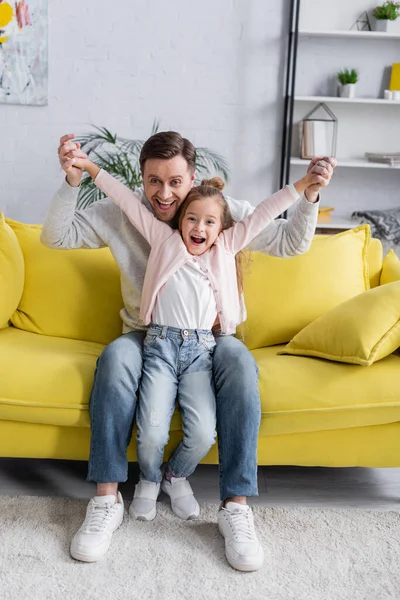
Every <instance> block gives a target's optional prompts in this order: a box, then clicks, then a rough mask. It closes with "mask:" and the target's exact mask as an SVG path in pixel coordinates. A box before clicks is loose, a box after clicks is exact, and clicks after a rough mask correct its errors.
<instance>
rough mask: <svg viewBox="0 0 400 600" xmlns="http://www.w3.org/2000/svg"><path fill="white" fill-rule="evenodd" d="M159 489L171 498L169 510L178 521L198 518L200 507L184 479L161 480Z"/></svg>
mask: <svg viewBox="0 0 400 600" xmlns="http://www.w3.org/2000/svg"><path fill="white" fill-rule="evenodd" d="M161 489H162V491H163V492H165V493H166V494H167V495H168V496H169V497H170V498H171V508H172V510H173V512H174V513H175V514H176V516H177V517H179V518H180V519H185V520H187V519H195V518H196V517H198V516H199V513H200V507H199V505H198V502H197V500H196V498H195V497H194V494H193V490H192V488H191V487H190V483H189V482H188V481H187V479H186V477H171V481H168V479H165V478H164V479H163V480H162V482H161Z"/></svg>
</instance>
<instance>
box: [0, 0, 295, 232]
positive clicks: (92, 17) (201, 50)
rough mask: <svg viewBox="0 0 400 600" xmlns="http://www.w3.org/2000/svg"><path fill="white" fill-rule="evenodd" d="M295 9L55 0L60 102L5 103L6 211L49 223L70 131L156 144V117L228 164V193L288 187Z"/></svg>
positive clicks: (54, 66)
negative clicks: (287, 65) (284, 141)
mask: <svg viewBox="0 0 400 600" xmlns="http://www.w3.org/2000/svg"><path fill="white" fill-rule="evenodd" d="M288 5H289V3H288V1H286V2H285V0H278V1H270V0H269V1H265V0H249V1H246V2H245V1H244V0H218V1H215V0H203V1H202V2H193V1H189V2H188V1H185V0H169V2H164V1H163V0H149V1H148V2H143V1H141V0H116V1H115V2H113V3H110V2H104V1H100V2H82V1H81V0H79V1H78V0H69V1H68V2H65V0H51V2H50V1H49V104H48V106H46V107H30V106H17V105H15V106H9V105H4V104H0V132H1V134H0V138H1V145H0V210H2V211H4V212H5V214H6V216H8V217H10V218H14V219H19V220H22V221H25V222H41V221H42V220H43V218H44V215H45V213H46V209H47V206H48V204H49V202H50V199H51V197H52V195H53V194H54V192H55V191H56V189H57V188H58V186H59V185H60V183H61V181H62V178H63V175H62V171H61V170H60V168H59V166H58V161H57V155H56V149H57V146H58V139H59V137H60V136H61V135H62V134H63V133H66V132H74V133H82V132H85V131H87V130H88V129H90V127H89V124H92V123H93V124H96V125H104V126H106V127H108V128H109V129H111V130H112V131H113V132H115V133H118V134H120V135H123V136H126V137H140V138H146V137H148V135H149V134H150V130H151V126H152V123H153V120H154V119H155V118H158V119H159V120H160V121H161V125H162V129H174V130H178V131H180V132H181V133H182V134H183V135H185V136H187V137H189V138H190V139H191V140H192V141H193V142H194V143H195V144H196V145H197V146H208V147H210V148H212V149H213V150H215V151H218V152H220V153H222V154H223V155H224V156H225V157H226V158H227V160H228V162H229V165H230V167H231V171H232V180H231V183H230V185H229V187H228V190H227V191H228V192H229V193H230V194H232V195H234V196H235V197H237V198H245V199H248V200H249V201H251V202H252V203H254V204H257V203H258V202H259V201H260V200H261V199H262V198H263V197H265V196H266V195H268V194H269V193H271V192H273V191H275V189H276V188H277V186H278V175H279V153H280V142H281V122H282V94H283V92H282V89H283V65H284V52H285V40H284V36H283V31H284V29H285V28H286V26H287V18H288V9H289V6H288Z"/></svg>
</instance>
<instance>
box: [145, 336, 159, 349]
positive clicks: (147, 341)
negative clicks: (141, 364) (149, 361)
mask: <svg viewBox="0 0 400 600" xmlns="http://www.w3.org/2000/svg"><path fill="white" fill-rule="evenodd" d="M156 340H158V335H155V334H154V333H147V334H146V337H145V338H144V342H143V345H144V347H145V348H149V346H152V345H153V344H154V343H155V342H156Z"/></svg>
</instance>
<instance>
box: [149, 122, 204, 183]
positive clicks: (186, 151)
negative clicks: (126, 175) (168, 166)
mask: <svg viewBox="0 0 400 600" xmlns="http://www.w3.org/2000/svg"><path fill="white" fill-rule="evenodd" d="M175 156H183V158H184V159H185V160H186V162H187V164H188V166H189V169H191V170H192V171H194V170H195V169H196V148H195V147H194V146H193V144H192V142H189V140H187V139H186V138H183V137H182V136H181V134H180V133H177V132H176V131H160V132H159V133H155V134H154V135H152V136H151V137H149V139H148V140H146V142H145V143H144V144H143V148H142V151H141V153H140V158H139V162H140V170H141V172H142V174H143V171H144V165H145V162H146V160H147V159H149V158H162V159H164V160H169V159H170V158H174V157H175Z"/></svg>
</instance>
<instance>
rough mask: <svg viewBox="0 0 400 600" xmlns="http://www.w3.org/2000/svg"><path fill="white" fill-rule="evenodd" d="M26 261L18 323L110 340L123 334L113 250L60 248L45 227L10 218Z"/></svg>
mask: <svg viewBox="0 0 400 600" xmlns="http://www.w3.org/2000/svg"><path fill="white" fill-rule="evenodd" d="M7 222H8V223H9V224H10V226H11V227H12V229H13V230H14V232H15V234H16V236H17V238H18V240H19V243H20V245H21V248H22V252H23V255H24V259H25V286H24V291H23V295H22V298H21V302H20V304H19V306H18V310H17V311H16V312H15V313H14V315H13V317H12V319H11V321H12V323H13V325H14V326H15V327H18V328H19V329H23V330H25V331H30V332H33V333H41V334H44V335H53V336H57V337H66V338H74V339H79V340H87V341H90V342H99V343H101V344H108V343H109V342H111V341H112V340H113V339H115V338H116V337H118V336H119V335H121V332H122V322H121V318H120V316H119V311H120V310H121V308H122V306H123V303H122V298H121V286H120V274H119V270H118V267H117V265H116V263H115V261H114V259H113V257H112V255H111V253H110V251H109V250H108V248H102V249H100V250H88V249H85V250H54V249H50V248H46V247H45V246H43V244H42V243H41V242H40V239H39V236H40V230H41V227H40V226H39V225H25V224H23V223H18V222H16V221H10V220H8V221H7Z"/></svg>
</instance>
